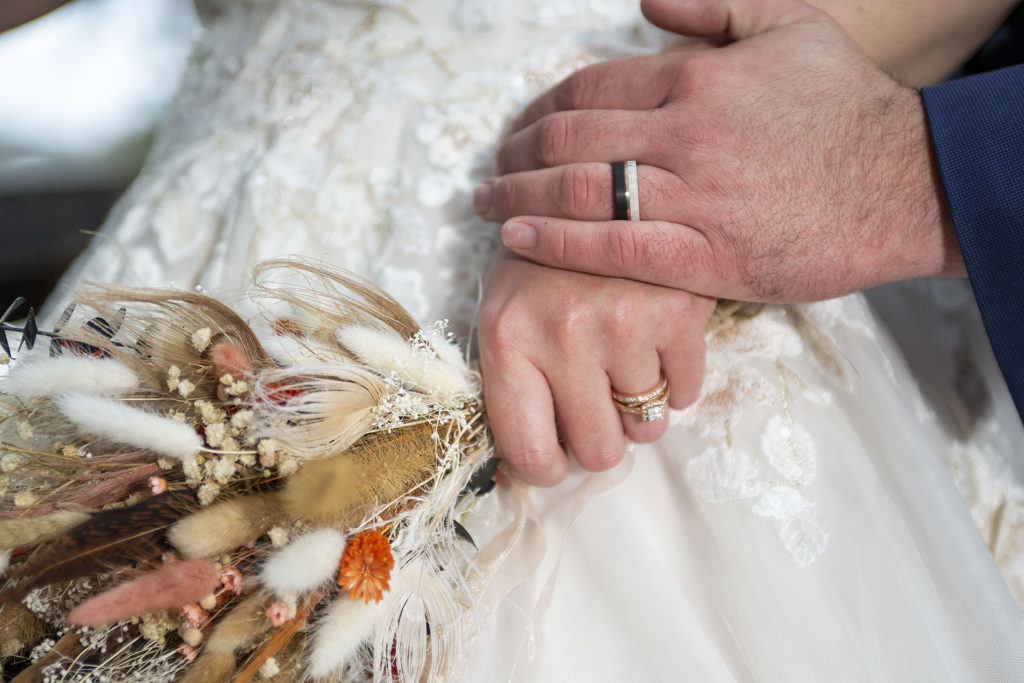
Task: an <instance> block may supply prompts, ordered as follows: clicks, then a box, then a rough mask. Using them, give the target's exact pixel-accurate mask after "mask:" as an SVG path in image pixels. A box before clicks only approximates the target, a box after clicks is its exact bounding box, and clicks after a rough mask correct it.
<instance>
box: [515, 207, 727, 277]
mask: <svg viewBox="0 0 1024 683" xmlns="http://www.w3.org/2000/svg"><path fill="white" fill-rule="evenodd" d="M501 240H502V242H503V243H504V244H505V246H506V247H508V248H509V249H511V250H512V251H513V252H514V253H515V254H517V255H518V256H521V257H523V258H525V259H529V260H530V261H534V262H536V263H540V264H542V265H545V266H551V267H553V268H561V269H563V270H574V271H577V272H580V273H592V274H594V275H604V276H608V277H621V278H627V279H630V280H637V281H640V282H648V283H651V284H656V285H663V286H666V287H672V288H675V289H685V290H687V291H690V292H693V293H695V294H705V295H708V296H732V295H733V292H730V291H727V290H729V289H730V287H729V286H728V283H729V282H731V281H732V280H733V279H734V278H729V277H728V275H727V274H726V273H724V272H721V268H722V266H723V264H722V263H721V262H720V261H719V260H717V259H714V258H712V252H711V247H710V244H709V243H708V241H707V239H706V238H705V237H704V236H703V235H702V234H701V233H700V232H698V231H696V230H694V229H693V228H690V227H687V226H685V225H679V224H676V223H669V222H666V221H601V222H594V223H592V222H586V221H570V220H563V219H555V218H540V217H536V216H520V217H518V218H514V219H512V220H510V221H508V222H507V223H505V224H504V225H503V226H502V227H501Z"/></svg>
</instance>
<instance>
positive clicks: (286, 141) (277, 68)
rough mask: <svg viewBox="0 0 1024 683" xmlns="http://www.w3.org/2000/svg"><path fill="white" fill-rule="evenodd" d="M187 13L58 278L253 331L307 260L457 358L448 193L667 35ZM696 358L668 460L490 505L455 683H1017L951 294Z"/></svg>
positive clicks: (661, 453)
mask: <svg viewBox="0 0 1024 683" xmlns="http://www.w3.org/2000/svg"><path fill="white" fill-rule="evenodd" d="M200 11H201V13H202V14H203V15H204V21H205V26H206V27H205V28H204V29H203V32H202V34H201V35H200V36H198V40H197V43H196V46H195V49H194V52H193V54H192V57H191V61H190V65H189V68H188V73H187V76H186V78H185V82H184V85H183V87H182V90H181V92H180V94H179V96H178V97H177V99H176V102H175V104H174V106H173V108H172V111H171V112H170V114H169V116H168V118H167V120H166V122H165V124H164V125H163V127H162V130H161V132H160V134H159V136H158V138H157V140H156V143H155V147H154V148H153V151H152V153H151V156H150V159H149V161H148V163H147V165H146V167H145V169H144V170H143V172H142V174H141V175H140V177H139V179H138V180H137V181H136V182H135V184H134V185H133V187H132V188H131V189H130V190H129V192H128V193H127V195H126V196H125V197H124V198H123V200H122V201H121V202H120V204H119V206H118V207H117V208H116V209H115V211H114V212H113V214H112V215H111V217H110V219H109V220H108V222H107V224H106V226H105V228H104V230H103V234H102V236H101V237H100V238H99V239H97V240H96V241H95V244H94V246H93V247H92V248H91V250H90V251H89V252H88V253H87V255H86V256H85V257H83V258H82V259H81V260H80V261H79V262H78V263H77V264H76V266H75V267H74V268H73V269H72V271H71V272H70V273H69V274H68V276H67V278H66V280H65V285H67V286H72V285H74V284H76V283H78V282H80V281H82V280H86V279H89V280H96V281H104V282H105V281H113V282H120V283H124V284H131V285H167V284H175V285H177V286H180V287H187V288H191V287H201V288H203V289H205V290H206V291H208V292H210V293H212V294H214V295H216V296H219V297H221V298H223V299H225V300H226V301H228V302H229V303H231V304H232V305H234V306H236V307H237V308H239V309H240V310H242V311H246V312H248V313H251V314H252V315H253V316H255V314H256V309H255V306H254V305H253V304H252V303H251V302H249V301H248V300H246V299H245V297H244V290H245V285H246V282H247V279H248V274H249V272H250V271H251V269H252V267H253V264H254V263H256V262H257V261H259V260H261V259H264V258H267V257H272V256H278V255H284V254H302V255H306V256H313V257H317V258H322V259H325V260H327V261H328V262H330V263H332V264H335V265H337V266H341V267H344V268H348V269H351V270H354V271H356V272H358V273H361V274H363V275H365V276H366V277H368V278H369V279H371V280H373V281H374V282H376V283H377V284H378V285H380V286H381V287H383V288H384V289H386V290H387V291H389V292H390V293H392V294H393V295H394V296H395V297H396V298H398V299H399V300H400V301H401V302H402V303H403V304H404V305H405V306H406V307H407V308H408V309H409V310H410V311H411V312H412V313H413V314H414V315H415V316H417V317H418V318H419V320H420V321H421V322H423V323H427V322H429V321H431V320H436V319H448V320H450V321H451V325H450V327H451V329H452V330H454V331H455V332H456V333H457V334H458V336H459V337H460V338H461V339H462V340H465V339H467V338H468V337H469V335H470V332H471V326H472V321H473V317H474V312H475V307H476V303H477V300H478V295H479V286H480V280H481V276H482V273H483V272H484V271H485V268H486V266H487V263H488V260H489V258H490V256H491V254H492V252H493V250H494V249H495V246H496V243H497V240H496V235H497V232H498V231H497V226H495V225H493V224H486V223H484V222H482V221H480V220H478V219H477V218H475V217H474V215H473V213H472V211H471V209H470V200H469V197H470V194H471V191H472V188H473V187H474V186H475V184H476V183H477V182H479V181H480V180H481V179H483V178H484V177H486V175H487V174H488V166H489V163H490V159H491V157H492V154H493V152H494V149H495V146H496V142H497V141H498V140H499V138H500V136H501V131H502V127H503V125H504V124H505V122H506V121H507V120H508V118H509V117H510V116H511V115H513V114H514V113H515V112H516V111H517V110H518V108H519V107H521V106H522V105H523V104H524V103H525V102H527V101H528V100H529V99H530V98H531V97H533V96H535V95H536V94H538V93H539V92H541V91H542V90H543V89H544V88H546V87H548V86H550V85H552V84H553V83H555V82H557V81H558V80H559V79H560V78H562V77H564V76H565V75H567V74H568V73H570V72H571V71H573V70H574V69H576V68H579V67H580V66H582V65H584V64H587V63H589V62H593V61H595V60H600V59H607V58H614V57H619V56H624V55H631V54H639V53H647V52H652V51H656V50H658V49H660V48H661V47H662V46H663V45H664V44H666V42H667V41H668V40H669V39H670V37H669V36H667V35H665V34H662V33H660V32H658V31H656V30H654V29H652V28H651V27H649V26H647V25H646V24H645V23H644V22H643V20H642V18H641V16H640V14H639V10H638V7H637V3H636V2H635V1H634V0H521V1H520V2H498V1H497V0H403V1H397V0H395V1H391V0H383V1H381V2H377V3H371V2H359V1H350V2H345V1H341V0H337V1H333V2H332V1H326V0H324V1H317V0H281V1H279V2H278V1H270V0H266V1H259V0H249V1H248V2H204V3H201V6H200ZM58 298H59V297H58ZM60 303H61V302H59V301H54V302H52V305H51V307H50V308H51V314H53V313H54V312H56V311H58V310H59V309H60ZM708 346H709V351H708V372H707V377H706V380H705V385H704V389H703V394H702V397H701V399H700V401H699V402H698V403H697V404H696V405H694V406H693V407H691V408H690V409H688V410H685V411H682V412H676V413H674V414H673V415H672V416H671V428H670V430H669V432H668V434H667V435H666V436H665V438H664V439H662V440H661V441H660V442H659V443H657V444H654V445H650V446H642V447H632V448H631V449H630V452H629V453H628V454H627V457H626V459H625V461H624V462H623V463H622V464H621V465H620V466H619V467H617V468H616V469H614V470H612V471H609V472H605V473H602V474H598V475H587V474H585V473H583V472H580V471H574V472H572V473H571V474H570V477H569V479H568V481H567V482H566V483H564V484H563V485H561V486H559V487H556V488H553V489H550V490H527V489H525V488H522V487H518V486H512V487H499V489H498V490H496V492H495V493H493V494H491V495H490V496H489V497H488V498H486V499H485V500H484V501H483V502H482V503H481V505H480V506H479V514H478V516H477V517H475V518H474V519H473V520H471V527H472V529H471V531H472V533H473V535H474V537H475V538H476V539H477V541H478V543H479V544H480V546H481V553H480V555H479V557H478V560H477V561H478V564H479V575H478V576H479V585H478V586H477V587H476V588H477V590H478V598H479V599H478V602H477V604H476V606H475V608H474V609H473V610H472V611H471V612H470V613H469V615H468V617H467V618H468V619H470V620H471V621H472V628H471V629H470V630H469V631H467V632H472V633H473V634H474V637H473V638H472V639H471V640H467V642H466V643H465V662H464V663H463V664H464V672H463V677H464V679H465V680H468V681H484V680H531V681H532V680H552V681H554V680H580V681H625V680H636V681H662V680H664V681H755V680H756V681H787V682H788V681H826V680H827V681H868V680H870V681H890V680H892V681H1010V680H1024V624H1022V615H1021V611H1020V609H1019V608H1018V606H1017V603H1016V602H1015V600H1014V597H1016V598H1017V599H1018V600H1019V599H1021V598H1024V554H1022V547H1024V507H1022V503H1024V492H1022V490H1021V488H1020V487H1019V486H1018V485H1017V483H1016V482H1017V481H1018V475H1019V474H1020V473H1021V472H1019V471H1015V470H1014V466H1015V463H1014V460H1013V458H1014V457H1016V458H1017V462H1016V466H1017V467H1018V468H1019V467H1020V461H1021V459H1020V455H1021V453H1024V434H1022V430H1021V427H1020V422H1019V419H1018V417H1017V416H1016V414H1015V413H1014V412H1013V408H1012V404H1011V403H1010V401H1009V399H1008V396H1007V394H1006V389H1005V387H1004V386H1003V385H1002V384H1001V379H1000V378H999V375H998V371H997V370H996V368H995V364H994V362H993V360H992V358H991V356H990V354H989V352H988V347H987V342H986V341H985V338H984V332H983V330H982V329H981V327H980V323H979V322H978V319H977V315H976V313H975V312H974V309H973V304H972V301H971V297H970V293H969V289H968V287H967V284H966V283H962V282H943V283H927V284H916V285H910V286H902V287H889V288H886V289H883V290H880V291H877V292H873V293H872V294H871V295H870V296H868V297H864V296H851V297H846V298H843V299H838V300H834V301H827V302H822V303H817V304H809V305H802V306H793V307H763V308H750V307H748V308H746V309H743V310H740V311H738V312H735V313H733V314H731V315H722V316H719V317H717V318H716V319H715V320H714V322H713V324H712V325H711V326H710V328H709V332H708ZM505 550H508V552H505Z"/></svg>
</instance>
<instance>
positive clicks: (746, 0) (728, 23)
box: [640, 0, 824, 40]
mask: <svg viewBox="0 0 1024 683" xmlns="http://www.w3.org/2000/svg"><path fill="white" fill-rule="evenodd" d="M640 9H641V11H643V13H644V16H645V17H647V20H648V21H650V22H651V23H652V24H654V25H655V26H657V27H659V28H663V29H665V30H666V31H671V32H673V33H679V34H681V35H684V36H703V37H718V36H727V37H729V38H731V39H732V40H741V39H743V38H749V37H751V36H754V35H757V34H759V33H764V32H765V31H770V30H771V29H773V28H778V27H780V26H786V25H788V24H796V23H800V22H803V21H816V20H818V19H821V18H822V17H823V16H824V14H823V13H822V12H821V11H820V10H818V9H816V8H814V7H811V6H810V5H808V4H807V3H806V2H804V1H803V0H641V3H640Z"/></svg>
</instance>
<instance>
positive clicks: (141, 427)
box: [54, 393, 203, 460]
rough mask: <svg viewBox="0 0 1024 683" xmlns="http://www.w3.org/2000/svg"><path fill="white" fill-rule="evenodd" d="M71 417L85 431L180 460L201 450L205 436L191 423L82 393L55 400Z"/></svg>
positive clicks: (65, 415)
mask: <svg viewBox="0 0 1024 683" xmlns="http://www.w3.org/2000/svg"><path fill="white" fill-rule="evenodd" d="M54 403H55V404H56V405H57V408H58V409H59V410H60V412H61V413H63V414H64V417H66V418H67V419H68V420H70V421H71V422H73V423H74V424H75V426H77V427H78V428H79V429H81V430H82V431H83V432H85V433H86V434H90V435H92V436H97V437H100V438H102V439H106V440H108V441H113V442H116V443H121V444H127V445H130V446H134V447H136V448H142V449H145V450H149V451H153V452H154V453H158V454H160V455H166V456H168V457H171V458H177V459H178V460H187V459H188V458H191V457H192V456H194V455H196V453H198V452H199V448H200V446H202V445H203V442H202V439H200V438H199V435H198V434H196V432H195V430H193V429H192V427H190V426H189V425H187V424H185V423H183V422H178V421H177V420H174V419H171V418H169V417H162V416H160V415H154V414H153V413H149V412H146V411H145V410H141V409H139V408H134V407H132V406H130V405H127V404H125V403H123V402H121V401H116V400H113V399H109V398H101V397H99V396H90V395H89V394H83V393H67V394H64V395H63V396H59V397H57V398H56V399H55V400H54Z"/></svg>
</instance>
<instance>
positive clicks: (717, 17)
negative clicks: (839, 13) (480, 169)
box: [476, 0, 963, 301]
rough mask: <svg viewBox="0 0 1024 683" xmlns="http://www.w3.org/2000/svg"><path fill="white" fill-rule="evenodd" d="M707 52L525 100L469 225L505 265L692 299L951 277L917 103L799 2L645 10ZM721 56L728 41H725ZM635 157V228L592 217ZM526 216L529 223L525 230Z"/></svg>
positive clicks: (579, 77) (940, 202) (650, 6)
mask: <svg viewBox="0 0 1024 683" xmlns="http://www.w3.org/2000/svg"><path fill="white" fill-rule="evenodd" d="M643 9H644V12H645V14H646V15H647V16H648V18H649V19H650V20H651V21H653V22H654V23H656V24H658V25H660V26H662V27H663V28H667V29H669V30H672V31H676V32H678V33H681V34H685V35H692V36H704V37H712V38H716V39H717V40H719V41H724V42H727V44H726V45H725V46H724V47H719V48H711V49H702V50H691V51H677V52H670V53H665V54H661V55H655V56H651V57H642V58H633V59H626V60H619V61H615V62H607V63H603V64H598V65H595V66H592V67H589V68H587V69H584V70H582V71H580V72H577V73H576V74H574V75H573V76H571V77H570V78H569V79H567V80H566V81H565V82H563V83H562V84H560V85H559V86H556V87H555V88H554V89H553V90H551V91H549V92H548V93H546V94H545V95H543V96H542V97H541V98H539V99H538V100H536V101H535V102H534V103H533V104H531V105H530V106H529V107H528V108H527V109H526V111H525V112H524V113H523V115H522V116H521V118H520V120H519V121H518V122H517V124H516V126H515V127H514V130H513V132H511V133H510V135H509V136H508V137H507V138H506V140H505V141H504V143H503V145H502V147H501V150H500V152H499V159H498V163H499V172H500V173H501V176H500V177H498V178H495V179H492V180H490V181H488V182H487V183H485V185H484V186H482V188H481V189H480V190H479V191H478V193H477V196H476V205H477V210H478V211H479V212H480V213H481V214H482V215H484V216H485V217H487V218H490V219H493V220H507V219H510V218H512V219H513V220H510V221H508V222H507V223H506V224H505V225H504V226H503V228H502V238H503V240H504V242H505V243H506V245H507V246H509V247H510V248H512V249H513V250H514V251H515V252H516V253H517V254H519V255H521V256H523V257H525V258H528V259H531V260H534V261H537V262H539V263H543V264H547V265H551V266H556V267H559V268H567V269H572V270H577V271H582V272H589V273H597V274H604V275H612V276H618V277H626V278H632V279H636V280H642V281H646V282H652V283H657V284H661V285H667V286H670V287H674V288H681V289H686V290H689V291H693V292H699V293H702V294H706V295H710V296H720V297H729V298H737V299H745V300H758V301H799V300H814V299H822V298H827V297H831V296H836V295H840V294H845V293H848V292H852V291H856V290H860V289H864V288H866V287H870V286H873V285H877V284H881V283H884V282H890V281H894V280H900V279H905V278H911V277H922V276H930V275H960V274H963V263H962V259H961V257H960V252H959V247H958V245H957V243H956V239H955V237H954V235H953V232H952V226H951V222H950V219H949V217H948V215H947V213H946V209H945V203H944V198H943V194H942V190H941V186H940V184H939V180H938V178H937V173H936V171H935V169H934V168H933V162H932V159H931V151H930V144H929V140H928V135H927V129H926V123H925V116H924V111H923V107H922V105H921V102H920V98H919V95H918V93H917V92H916V91H914V90H912V89H909V88H905V87H903V86H901V85H900V84H899V83H897V82H896V81H894V80H893V79H892V78H890V77H889V76H887V75H886V74H885V73H884V72H882V71H881V70H880V69H879V68H878V67H877V66H876V65H875V64H873V63H872V62H871V60H870V59H868V58H867V57H866V56H865V55H864V54H863V53H862V52H861V51H860V50H859V49H858V48H857V47H856V46H855V45H854V43H853V42H852V41H851V40H850V39H849V38H848V37H847V36H846V35H845V34H844V33H843V31H842V30H841V29H840V28H839V27H838V26H837V25H836V24H835V22H833V21H832V20H831V19H830V18H829V17H828V15H826V14H824V13H823V12H820V11H818V10H816V9H814V8H812V7H810V6H809V5H807V4H805V3H804V2H801V0H741V1H738V2H726V1H725V0H647V1H646V2H644V3H643ZM728 41H732V42H728ZM623 159H635V160H637V162H638V166H639V178H640V210H641V215H642V218H643V220H642V221H641V222H639V223H637V222H624V221H611V220H610V219H611V217H612V212H613V207H612V190H611V172H610V169H609V165H608V164H609V162H613V161H617V160H623ZM541 216H543V217H545V218H540V217H541Z"/></svg>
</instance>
